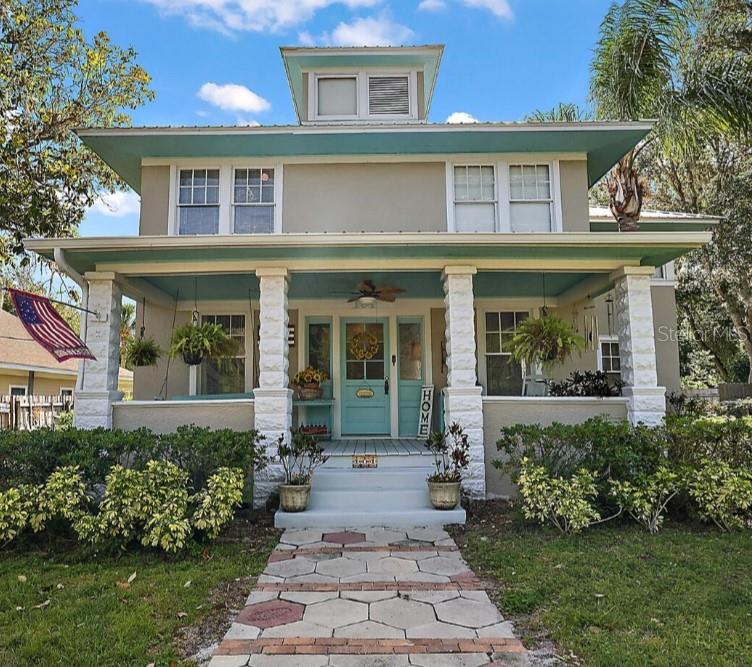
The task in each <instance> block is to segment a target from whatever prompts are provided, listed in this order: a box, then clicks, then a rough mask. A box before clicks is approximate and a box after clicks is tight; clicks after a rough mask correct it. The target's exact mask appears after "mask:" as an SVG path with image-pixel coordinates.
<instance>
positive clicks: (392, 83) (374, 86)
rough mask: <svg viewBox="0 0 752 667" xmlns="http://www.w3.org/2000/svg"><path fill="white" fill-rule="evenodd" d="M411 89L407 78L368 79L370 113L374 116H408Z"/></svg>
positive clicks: (382, 77)
mask: <svg viewBox="0 0 752 667" xmlns="http://www.w3.org/2000/svg"><path fill="white" fill-rule="evenodd" d="M409 90H410V87H409V85H408V80H407V77H406V76H372V77H369V78H368V113H369V114H370V115H372V116H408V115H409V114H410V92H409Z"/></svg>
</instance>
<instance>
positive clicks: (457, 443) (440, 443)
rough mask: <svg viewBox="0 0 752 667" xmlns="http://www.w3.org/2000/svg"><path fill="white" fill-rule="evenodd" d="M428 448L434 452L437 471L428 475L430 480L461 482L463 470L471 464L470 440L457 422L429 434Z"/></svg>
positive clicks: (426, 445)
mask: <svg viewBox="0 0 752 667" xmlns="http://www.w3.org/2000/svg"><path fill="white" fill-rule="evenodd" d="M425 447H426V449H428V451H430V452H431V454H433V464H434V467H435V468H436V472H435V473H433V474H431V475H429V476H428V481H429V482H461V481H462V473H463V471H464V470H465V469H466V468H467V467H468V466H469V465H470V441H469V440H468V437H467V434H466V433H465V431H464V430H463V428H462V426H460V425H459V424H458V423H457V422H452V424H451V425H450V426H449V429H447V430H446V431H441V432H433V433H431V434H430V435H429V436H428V440H426V444H425Z"/></svg>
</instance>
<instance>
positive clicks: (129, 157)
mask: <svg viewBox="0 0 752 667" xmlns="http://www.w3.org/2000/svg"><path fill="white" fill-rule="evenodd" d="M650 128H651V126H650V124H646V123H594V122H586V123H566V124H564V123H562V124H545V123H507V124H501V123H499V124H478V125H473V126H467V125H463V126H458V125H446V124H428V125H422V126H418V125H411V126H403V127H392V126H383V125H381V126H373V125H371V126H368V127H363V126H358V127H352V126H347V127H345V126H331V125H329V126H326V127H298V126H290V127H279V128H276V127H273V128H264V127H261V128H236V127H232V128H129V129H128V128H111V129H97V130H95V129H91V130H88V129H82V130H80V131H79V133H78V134H79V136H80V137H81V140H82V141H83V142H84V143H85V144H86V145H87V146H88V147H89V148H91V149H92V150H93V151H94V152H95V153H96V154H97V155H99V156H100V157H101V158H102V159H103V160H104V161H105V162H106V163H107V164H108V165H109V166H110V167H112V169H113V170H114V171H115V172H116V173H117V174H119V175H120V176H121V177H122V178H123V180H124V181H125V182H126V183H128V185H130V186H131V187H132V188H133V189H134V190H135V191H136V192H138V193H140V192H141V164H142V160H144V159H146V158H156V159H164V160H179V159H182V158H202V157H205V158H214V159H221V158H248V157H279V158H285V157H298V156H320V157H322V158H323V157H337V156H350V155H390V156H391V155H393V156H395V157H397V158H399V156H401V155H405V156H407V155H446V154H460V153H463V154H468V153H470V154H478V155H481V154H488V153H573V154H583V153H585V154H586V155H587V163H588V164H587V170H588V183H589V185H590V186H592V185H594V184H595V183H596V182H597V181H598V180H600V178H601V177H602V176H603V175H604V174H605V173H606V172H608V170H609V169H610V168H611V167H612V166H613V165H614V164H615V163H616V162H617V161H618V160H619V158H621V157H622V156H623V155H624V154H625V153H627V152H628V151H629V150H630V149H631V148H633V147H634V146H635V145H636V144H637V143H638V142H639V141H640V140H641V139H642V138H643V137H645V135H647V134H648V132H649V131H650Z"/></svg>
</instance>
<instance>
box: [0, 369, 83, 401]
mask: <svg viewBox="0 0 752 667" xmlns="http://www.w3.org/2000/svg"><path fill="white" fill-rule="evenodd" d="M10 385H13V386H23V387H26V388H27V391H28V385H29V374H28V373H27V372H26V371H22V372H19V373H18V374H12V373H7V372H5V371H0V396H5V395H8V394H10ZM75 386H76V376H75V375H70V376H60V375H57V376H50V377H44V376H40V374H39V373H38V372H37V373H35V374H34V395H35V396H59V395H60V389H61V388H63V389H74V388H75Z"/></svg>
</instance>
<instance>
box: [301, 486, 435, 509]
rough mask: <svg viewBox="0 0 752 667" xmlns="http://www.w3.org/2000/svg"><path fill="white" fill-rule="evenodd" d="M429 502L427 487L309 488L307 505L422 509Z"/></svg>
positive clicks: (310, 507) (334, 507)
mask: <svg viewBox="0 0 752 667" xmlns="http://www.w3.org/2000/svg"><path fill="white" fill-rule="evenodd" d="M428 504H429V497H428V489H427V488H425V489H421V488H417V489H413V488H410V489H404V490H402V491H397V490H395V489H380V490H377V491H356V490H343V489H339V490H337V491H319V490H315V489H312V490H311V500H310V503H309V505H308V507H309V509H312V510H319V509H321V510H337V509H347V510H348V511H351V512H369V511H371V510H372V509H373V508H378V509H379V510H409V509H422V508H424V507H427V506H428Z"/></svg>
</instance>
